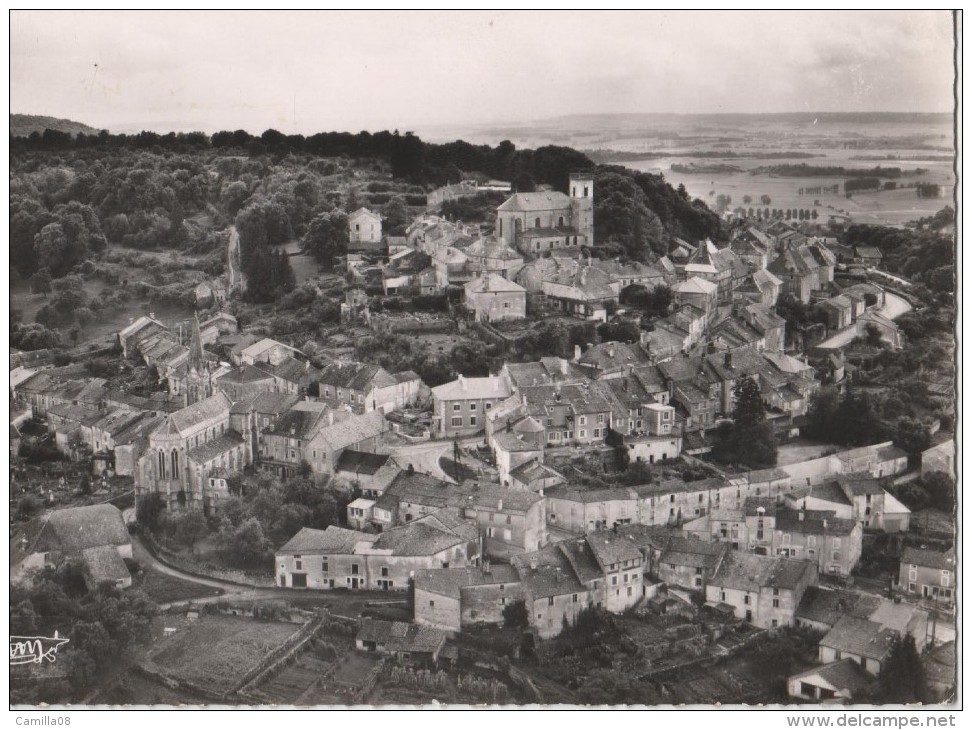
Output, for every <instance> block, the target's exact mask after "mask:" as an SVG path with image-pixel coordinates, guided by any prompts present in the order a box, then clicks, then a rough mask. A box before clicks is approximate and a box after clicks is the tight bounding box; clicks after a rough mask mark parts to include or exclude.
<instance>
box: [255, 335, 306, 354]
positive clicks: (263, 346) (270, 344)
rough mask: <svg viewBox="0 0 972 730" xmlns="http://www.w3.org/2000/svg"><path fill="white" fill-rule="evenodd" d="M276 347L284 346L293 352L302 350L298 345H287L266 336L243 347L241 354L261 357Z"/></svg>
mask: <svg viewBox="0 0 972 730" xmlns="http://www.w3.org/2000/svg"><path fill="white" fill-rule="evenodd" d="M274 347H283V348H284V349H286V350H290V351H292V352H300V350H298V349H297V348H296V347H291V346H290V345H285V344H284V343H283V342H277V341H276V340H272V339H270V338H269V337H264V338H263V339H262V340H259V341H258V342H254V343H253V344H252V345H250V346H248V347H245V348H243V350H242V351H241V354H242V355H243V356H244V357H250V358H253V359H256V358H258V357H260V355H262V354H263V353H265V352H266V351H267V350H269V349H271V348H274Z"/></svg>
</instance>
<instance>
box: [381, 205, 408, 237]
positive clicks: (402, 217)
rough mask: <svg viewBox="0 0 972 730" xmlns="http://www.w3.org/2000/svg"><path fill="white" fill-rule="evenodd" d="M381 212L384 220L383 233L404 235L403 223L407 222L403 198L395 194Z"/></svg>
mask: <svg viewBox="0 0 972 730" xmlns="http://www.w3.org/2000/svg"><path fill="white" fill-rule="evenodd" d="M381 212H382V217H383V218H384V221H385V233H387V234H388V235H389V236H404V235H405V224H406V223H407V222H408V208H407V207H406V206H405V198H403V197H402V196H401V195H396V196H395V197H393V198H392V199H391V200H389V201H388V202H387V203H386V204H385V207H384V208H382V211H381Z"/></svg>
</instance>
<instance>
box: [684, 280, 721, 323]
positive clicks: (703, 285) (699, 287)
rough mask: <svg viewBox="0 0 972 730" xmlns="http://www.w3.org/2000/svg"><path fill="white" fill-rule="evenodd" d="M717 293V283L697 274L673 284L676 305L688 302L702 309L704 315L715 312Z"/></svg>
mask: <svg viewBox="0 0 972 730" xmlns="http://www.w3.org/2000/svg"><path fill="white" fill-rule="evenodd" d="M718 295H719V287H718V285H716V284H714V283H713V282H711V281H708V280H706V279H703V278H701V277H699V276H693V277H692V278H690V279H686V280H685V281H681V282H679V283H678V284H676V285H675V303H676V305H677V306H682V305H684V304H690V305H692V306H693V307H696V308H697V309H700V310H702V311H703V312H704V313H705V314H706V316H711V315H713V314H715V311H716V306H717V303H718Z"/></svg>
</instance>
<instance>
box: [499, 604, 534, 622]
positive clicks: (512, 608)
mask: <svg viewBox="0 0 972 730" xmlns="http://www.w3.org/2000/svg"><path fill="white" fill-rule="evenodd" d="M529 624H530V612H529V611H527V607H526V601H524V600H522V599H519V600H516V601H512V602H510V603H507V604H506V606H505V607H504V608H503V625H504V626H505V627H506V628H508V629H525V628H526V627H527V626H528V625H529Z"/></svg>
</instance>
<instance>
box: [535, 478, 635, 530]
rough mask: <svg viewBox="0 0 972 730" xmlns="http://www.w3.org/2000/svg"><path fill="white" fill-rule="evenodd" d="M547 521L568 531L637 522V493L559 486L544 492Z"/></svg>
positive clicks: (599, 528) (601, 528) (620, 489)
mask: <svg viewBox="0 0 972 730" xmlns="http://www.w3.org/2000/svg"><path fill="white" fill-rule="evenodd" d="M544 501H545V502H546V505H547V522H548V524H549V525H550V526H551V527H554V528H557V529H558V530H564V531H567V532H576V533H581V534H583V533H586V532H593V531H596V530H605V529H610V528H612V527H614V526H615V525H627V524H631V523H636V522H638V521H639V520H638V495H637V493H636V492H635V491H634V490H633V489H629V488H625V487H615V488H609V489H582V488H575V487H571V486H569V485H563V486H556V487H552V488H551V489H548V490H546V491H545V492H544Z"/></svg>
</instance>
